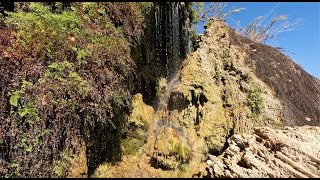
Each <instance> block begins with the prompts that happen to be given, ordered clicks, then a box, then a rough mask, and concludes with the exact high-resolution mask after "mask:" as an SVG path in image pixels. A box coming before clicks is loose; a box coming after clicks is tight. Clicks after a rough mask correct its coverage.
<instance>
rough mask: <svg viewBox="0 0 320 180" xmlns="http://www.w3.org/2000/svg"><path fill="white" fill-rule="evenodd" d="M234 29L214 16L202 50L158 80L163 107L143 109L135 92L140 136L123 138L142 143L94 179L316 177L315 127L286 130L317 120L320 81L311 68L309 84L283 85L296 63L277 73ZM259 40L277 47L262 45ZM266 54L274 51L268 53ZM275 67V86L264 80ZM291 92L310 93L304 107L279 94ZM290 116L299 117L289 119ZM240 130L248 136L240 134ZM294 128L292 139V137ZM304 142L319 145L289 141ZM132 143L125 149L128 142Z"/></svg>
mask: <svg viewBox="0 0 320 180" xmlns="http://www.w3.org/2000/svg"><path fill="white" fill-rule="evenodd" d="M234 33H235V32H234V31H233V30H232V29H231V28H230V27H228V26H227V25H226V24H225V23H224V22H221V21H216V20H210V21H209V22H208V24H207V28H206V32H205V34H204V35H203V36H202V37H201V41H200V43H199V48H198V49H197V50H196V51H195V52H193V53H191V54H190V55H188V57H187V58H186V59H185V60H184V61H183V63H182V67H181V69H180V71H178V72H177V73H176V74H174V75H173V76H172V77H173V78H171V79H163V78H162V79H161V78H160V79H159V81H158V88H157V98H158V99H159V100H158V101H159V104H158V106H156V107H153V108H154V110H152V107H148V108H146V105H144V102H143V99H142V97H141V95H140V94H137V95H136V98H135V99H136V100H135V101H133V104H135V105H133V114H132V116H131V118H130V119H131V120H130V122H131V126H134V127H136V128H135V129H132V128H131V129H130V133H131V134H139V133H141V135H139V136H138V137H135V141H125V142H127V143H129V144H130V143H133V142H139V144H140V145H137V146H136V147H138V148H136V149H135V150H134V151H130V152H129V151H126V152H129V153H127V154H126V155H125V156H124V159H123V161H122V162H120V163H119V164H118V165H115V166H113V165H111V164H105V165H101V166H100V167H99V168H98V169H97V171H96V173H95V175H96V176H97V177H132V176H133V177H290V176H294V177H316V176H317V175H319V173H318V169H317V167H318V166H317V164H315V163H317V162H318V160H317V159H318V156H319V155H318V154H317V153H318V151H315V150H316V148H319V143H318V141H312V139H314V138H317V137H318V136H319V131H318V129H317V128H312V127H301V128H300V129H299V128H294V129H290V128H289V127H286V128H285V129H286V130H281V129H283V128H284V126H285V125H287V124H288V125H304V124H310V123H309V122H310V121H309V120H305V119H302V120H299V121H298V120H296V119H297V118H298V117H302V116H303V117H304V116H306V117H307V116H308V117H312V118H313V119H312V120H311V121H312V122H318V121H317V119H315V118H316V117H318V115H319V113H318V107H319V104H318V103H319V101H318V100H319V98H317V97H319V85H318V84H317V80H315V78H313V77H312V76H310V75H308V74H306V78H307V79H308V80H310V83H311V85H309V86H306V87H303V86H299V87H293V86H295V85H288V86H282V84H287V83H286V82H285V81H287V80H288V79H287V78H286V76H289V73H290V71H291V70H292V69H290V68H288V69H287V70H288V71H289V73H285V72H283V70H282V69H277V68H279V67H277V66H276V67H273V68H271V69H272V71H262V69H263V67H262V66H261V62H258V60H256V59H253V58H252V56H251V55H250V54H251V53H250V52H251V51H253V52H257V53H258V52H260V50H254V49H252V47H250V41H249V40H247V39H245V38H243V37H241V36H239V35H236V34H234ZM237 38H239V39H241V38H242V39H241V40H242V41H243V44H239V43H238V42H240V40H239V39H237ZM259 46H261V47H265V48H269V49H272V48H271V47H269V46H265V45H259ZM272 50H273V52H274V53H278V55H277V58H278V59H281V61H283V63H284V61H287V62H288V63H287V64H288V65H290V66H291V65H293V66H294V63H293V62H292V61H291V60H289V59H288V58H287V57H285V56H284V55H282V54H281V53H280V52H279V51H278V50H276V49H274V48H273V49H272ZM261 53H263V52H261ZM268 53H269V51H268V52H266V54H268ZM259 56H260V55H259ZM284 58H285V60H284ZM264 59H265V60H266V59H267V57H264ZM267 60H268V59H267ZM267 60H266V61H267ZM253 62H255V63H253ZM259 63H260V65H259ZM265 63H267V62H265ZM270 63H271V64H274V62H273V60H270ZM267 67H269V66H267ZM280 67H282V66H280ZM294 67H295V68H296V69H294V70H295V72H296V71H298V70H299V72H300V73H301V74H302V76H304V75H303V74H304V71H303V70H302V69H300V68H299V67H298V66H294ZM276 69H277V72H280V74H278V76H280V77H281V76H282V75H283V77H281V78H278V79H275V78H271V79H272V83H275V84H276V85H274V84H272V83H271V82H269V81H267V80H266V79H265V78H262V75H263V74H264V75H268V74H270V73H271V72H273V70H274V71H275V70H276ZM263 72H264V73H263ZM281 72H283V73H281ZM291 76H292V77H291V78H290V79H291V82H296V83H297V82H299V83H302V82H300V81H301V80H299V78H300V76H298V75H296V74H295V73H291ZM277 88H278V90H277ZM279 88H283V90H284V91H285V92H281V91H279ZM301 92H305V94H303V93H301ZM306 92H310V93H311V95H308V93H306ZM287 93H289V94H290V93H291V94H292V93H294V94H296V95H297V96H296V98H298V99H299V98H311V99H310V102H308V104H304V105H305V106H301V107H300V109H295V108H294V107H296V106H295V105H294V104H295V102H296V101H297V99H295V98H294V97H293V96H290V97H289V96H285V97H282V95H286V94H287ZM138 101H139V103H137V102H138ZM301 103H302V104H303V103H306V102H301ZM138 104H140V105H138ZM291 105H294V107H293V108H292V106H291ZM146 109H150V110H146ZM293 109H295V110H296V111H293ZM136 113H138V114H139V116H137V114H136ZM300 115H302V116H300ZM309 115H310V116H309ZM290 117H294V118H295V119H291V120H290V119H289V118H290ZM150 118H153V119H151V120H150ZM304 118H305V117H304ZM134 119H135V120H134ZM141 120H143V123H142V121H141ZM140 121H141V122H140ZM313 125H315V124H313ZM255 127H263V128H258V129H255ZM146 129H147V131H146ZM289 129H290V130H289ZM281 132H283V133H287V135H283V134H281ZM243 133H246V134H247V135H240V134H243ZM290 133H291V134H290ZM292 133H293V134H292ZM294 133H297V135H299V134H300V136H301V135H303V134H306V137H302V138H304V139H308V138H309V140H308V141H307V140H304V139H297V138H298V136H297V137H295V134H294ZM317 133H318V134H317ZM250 134H251V135H250ZM289 134H290V137H287V136H289ZM146 136H147V137H146ZM258 136H261V137H258ZM300 136H299V137H300ZM309 136H310V137H309ZM140 137H146V138H140ZM128 138H129V139H130V138H132V137H127V139H128ZM290 138H291V139H290ZM292 138H293V139H292ZM294 138H295V139H294ZM143 141H144V142H145V143H143ZM238 141H239V142H238ZM247 141H248V142H249V145H248V143H247ZM300 141H301V142H302V143H305V145H306V147H305V148H312V147H315V149H313V150H314V151H308V150H307V149H303V150H301V151H299V150H297V149H293V148H294V147H293V146H292V144H299V143H300ZM251 142H252V143H253V144H252V143H251ZM127 143H126V144H124V146H123V147H131V146H129V145H127ZM250 143H251V144H250ZM142 144H144V145H142ZM300 144H301V143H300ZM233 151H235V152H233ZM257 153H258V154H257ZM290 153H291V154H290ZM305 153H309V154H305ZM295 154H297V155H298V154H301V158H302V160H306V162H304V163H305V164H304V165H303V166H301V165H297V162H298V161H299V160H298V159H291V160H290V158H294V155H295ZM208 156H209V161H207V160H208ZM216 156H217V157H216ZM256 156H260V157H256ZM274 157H276V158H279V159H275V158H274ZM261 158H262V159H263V158H264V159H265V160H262V159H261ZM303 158H304V159H303ZM308 158H309V159H308ZM310 158H313V160H311V159H310ZM309 160H310V161H309ZM206 161H207V162H206ZM274 162H275V163H274ZM206 163H207V164H206ZM300 164H301V163H300ZM303 167H305V168H303ZM127 171H129V172H127ZM119 172H125V173H119Z"/></svg>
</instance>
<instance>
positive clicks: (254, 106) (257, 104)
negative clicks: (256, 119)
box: [247, 85, 264, 116]
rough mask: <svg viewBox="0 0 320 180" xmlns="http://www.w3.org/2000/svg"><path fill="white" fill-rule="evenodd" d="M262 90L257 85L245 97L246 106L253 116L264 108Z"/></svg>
mask: <svg viewBox="0 0 320 180" xmlns="http://www.w3.org/2000/svg"><path fill="white" fill-rule="evenodd" d="M261 93H262V89H261V88H260V86H258V85H254V86H253V87H252V88H251V89H250V91H249V94H248V96H247V105H248V106H249V107H250V109H251V112H252V113H253V116H256V115H258V114H259V113H260V112H261V110H262V109H263V108H264V103H263V98H262V95H261Z"/></svg>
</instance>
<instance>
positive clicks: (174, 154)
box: [153, 127, 192, 170]
mask: <svg viewBox="0 0 320 180" xmlns="http://www.w3.org/2000/svg"><path fill="white" fill-rule="evenodd" d="M154 148H155V150H156V151H155V152H154V154H153V159H154V160H155V161H156V163H157V164H158V166H160V167H162V169H168V170H172V169H176V168H177V167H178V166H179V165H181V164H182V163H187V162H188V161H189V160H190V159H191V158H192V152H191V149H190V147H188V145H187V144H185V142H183V141H182V140H181V139H180V137H179V135H178V133H177V132H176V130H175V129H173V128H169V127H161V129H160V130H159V134H158V136H157V138H156V142H155V147H154Z"/></svg>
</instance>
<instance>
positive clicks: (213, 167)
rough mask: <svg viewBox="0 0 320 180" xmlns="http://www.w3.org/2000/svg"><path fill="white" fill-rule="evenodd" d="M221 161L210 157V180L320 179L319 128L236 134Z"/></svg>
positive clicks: (262, 130) (288, 128)
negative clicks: (220, 179)
mask: <svg viewBox="0 0 320 180" xmlns="http://www.w3.org/2000/svg"><path fill="white" fill-rule="evenodd" d="M228 145H229V147H228V148H227V149H226V150H225V151H224V152H223V153H222V154H221V155H220V156H218V157H216V156H212V155H209V160H208V161H207V164H208V166H209V168H207V170H208V174H207V177H220V178H221V177H228V178H233V177H237V178H245V177H251V178H252V177H253V178H257V177H271V178H288V177H291V178H308V177H309V178H319V177H320V153H319V152H320V127H312V126H304V127H294V128H292V127H285V128H284V130H275V129H272V128H266V127H264V128H262V127H259V128H255V130H254V133H253V134H237V135H233V136H232V137H231V138H230V139H228Z"/></svg>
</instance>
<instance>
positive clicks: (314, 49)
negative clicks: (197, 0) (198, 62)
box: [197, 2, 320, 79]
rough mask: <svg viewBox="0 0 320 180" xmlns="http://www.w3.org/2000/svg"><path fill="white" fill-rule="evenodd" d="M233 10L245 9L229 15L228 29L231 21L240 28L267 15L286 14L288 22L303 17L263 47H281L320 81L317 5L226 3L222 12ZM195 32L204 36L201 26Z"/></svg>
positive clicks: (319, 34)
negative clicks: (295, 25) (294, 27)
mask: <svg viewBox="0 0 320 180" xmlns="http://www.w3.org/2000/svg"><path fill="white" fill-rule="evenodd" d="M208 3H209V2H206V3H205V6H207V5H208ZM233 7H236V8H245V10H242V11H241V12H238V13H235V14H231V15H230V16H229V18H228V19H227V22H228V24H229V25H231V26H234V25H235V23H234V22H233V21H232V20H231V19H230V18H232V19H233V20H235V21H240V26H241V27H244V26H246V25H247V24H248V23H249V22H251V21H252V20H253V19H255V18H256V17H258V16H264V15H266V14H267V13H268V12H271V16H272V17H273V16H278V15H287V17H288V20H295V19H298V18H302V21H301V22H300V23H299V25H298V26H297V27H296V29H295V30H293V31H288V32H283V33H281V34H279V35H277V36H276V37H275V38H274V39H271V40H269V41H267V42H266V44H268V45H271V46H276V47H282V48H284V50H285V54H287V55H288V56H289V57H291V58H292V59H293V60H294V61H295V62H296V63H297V64H299V65H300V66H302V67H303V69H304V70H306V71H307V72H308V73H310V74H311V75H313V76H315V77H317V78H318V79H320V2H229V3H228V4H227V7H226V9H225V10H226V11H228V10H229V9H233ZM270 19H271V18H270ZM197 31H198V33H200V34H202V33H203V31H204V29H203V24H201V23H200V24H199V25H198V27H197Z"/></svg>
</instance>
